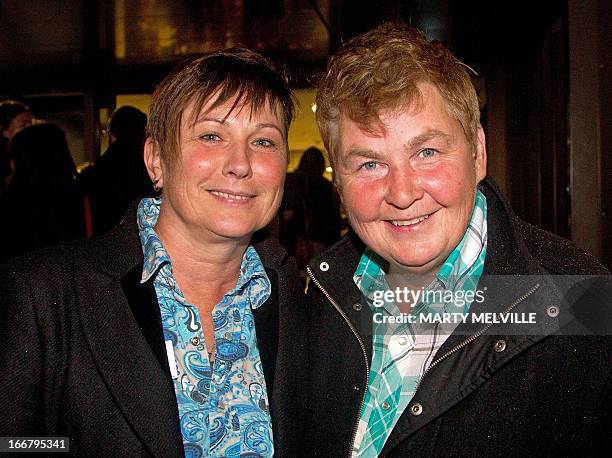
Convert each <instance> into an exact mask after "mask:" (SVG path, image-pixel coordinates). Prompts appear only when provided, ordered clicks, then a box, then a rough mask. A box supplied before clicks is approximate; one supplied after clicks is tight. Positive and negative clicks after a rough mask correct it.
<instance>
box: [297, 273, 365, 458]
mask: <svg viewBox="0 0 612 458" xmlns="http://www.w3.org/2000/svg"><path fill="white" fill-rule="evenodd" d="M306 272H307V273H308V276H309V277H310V278H311V280H312V281H313V282H314V284H315V285H317V288H319V290H320V291H321V292H322V293H323V295H324V296H325V297H326V298H327V300H328V301H329V302H331V304H332V305H333V306H334V308H335V309H336V310H337V311H338V313H339V314H340V316H341V317H342V318H343V319H344V321H345V322H346V324H347V325H348V327H349V328H350V329H351V331H352V332H353V334H354V335H355V338H356V339H357V342H359V346H360V347H361V352H362V354H363V362H364V363H365V367H366V376H365V384H364V388H363V390H362V394H361V402H360V403H359V410H358V411H357V418H356V419H355V422H354V423H353V434H352V435H351V442H350V444H349V449H348V455H347V456H348V457H349V458H350V457H351V455H352V450H353V444H354V443H355V438H356V437H357V429H358V428H359V415H360V414H361V409H362V408H363V403H364V401H365V396H366V390H367V389H368V381H369V380H370V363H369V361H368V353H367V352H366V348H365V344H364V343H363V340H361V337H359V334H358V333H357V329H355V326H353V323H351V320H349V317H348V316H346V313H344V311H343V310H342V308H341V307H340V306H339V305H338V303H337V302H336V301H335V300H334V299H333V298H332V297H331V295H330V294H329V293H328V292H327V291H326V290H325V288H323V286H321V283H319V281H318V280H317V279H316V278H315V276H314V274H313V273H312V270H311V269H310V267H306Z"/></svg>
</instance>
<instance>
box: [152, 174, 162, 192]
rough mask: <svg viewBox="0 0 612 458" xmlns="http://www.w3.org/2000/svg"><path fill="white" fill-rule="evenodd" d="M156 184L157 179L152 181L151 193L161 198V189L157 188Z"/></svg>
mask: <svg viewBox="0 0 612 458" xmlns="http://www.w3.org/2000/svg"><path fill="white" fill-rule="evenodd" d="M157 183H159V178H158V179H157V180H153V192H154V193H155V197H159V196H161V193H162V187H161V186H158V184H157Z"/></svg>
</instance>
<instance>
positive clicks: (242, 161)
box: [223, 144, 252, 178]
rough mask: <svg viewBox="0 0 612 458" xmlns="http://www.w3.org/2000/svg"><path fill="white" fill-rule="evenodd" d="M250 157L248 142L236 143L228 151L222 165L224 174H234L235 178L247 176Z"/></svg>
mask: <svg viewBox="0 0 612 458" xmlns="http://www.w3.org/2000/svg"><path fill="white" fill-rule="evenodd" d="M251 173H252V169H251V159H250V157H249V146H248V144H236V145H234V147H233V148H231V151H229V152H228V155H227V158H226V160H225V164H224V165H223V175H224V176H234V177H236V178H248V177H249V176H251Z"/></svg>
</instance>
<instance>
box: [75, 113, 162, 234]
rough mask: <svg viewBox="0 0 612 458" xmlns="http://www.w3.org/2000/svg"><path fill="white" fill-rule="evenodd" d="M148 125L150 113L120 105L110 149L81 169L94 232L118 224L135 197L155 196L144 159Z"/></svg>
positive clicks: (112, 125)
mask: <svg viewBox="0 0 612 458" xmlns="http://www.w3.org/2000/svg"><path fill="white" fill-rule="evenodd" d="M146 126H147V115H145V114H144V113H143V112H142V111H140V110H138V109H137V108H134V107H131V106H123V107H121V108H119V109H118V110H117V111H115V112H114V113H113V115H112V116H111V118H110V121H109V124H108V138H109V147H108V149H107V150H106V152H105V153H104V154H103V155H102V157H100V159H98V161H97V162H96V164H95V165H94V166H91V167H88V168H87V169H85V170H84V171H83V172H81V180H82V182H83V186H84V188H85V191H86V193H87V195H88V197H89V202H90V206H91V207H90V208H91V215H92V225H93V233H94V235H101V234H104V233H106V232H107V231H108V230H109V229H110V228H112V227H113V226H115V225H116V224H117V223H119V221H120V220H121V217H122V216H123V215H124V213H125V212H126V210H127V209H128V206H129V204H130V203H131V202H132V201H133V200H134V199H138V198H142V197H145V196H150V195H152V192H153V187H152V183H151V179H150V178H149V175H148V174H147V171H146V168H145V165H144V159H143V146H144V141H145V137H146Z"/></svg>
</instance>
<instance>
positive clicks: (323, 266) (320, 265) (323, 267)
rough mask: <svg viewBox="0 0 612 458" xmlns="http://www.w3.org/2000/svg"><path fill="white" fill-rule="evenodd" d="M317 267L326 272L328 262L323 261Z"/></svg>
mask: <svg viewBox="0 0 612 458" xmlns="http://www.w3.org/2000/svg"><path fill="white" fill-rule="evenodd" d="M319 269H321V270H322V271H323V272H327V271H328V270H329V264H328V263H326V262H325V261H323V262H322V263H321V264H319Z"/></svg>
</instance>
